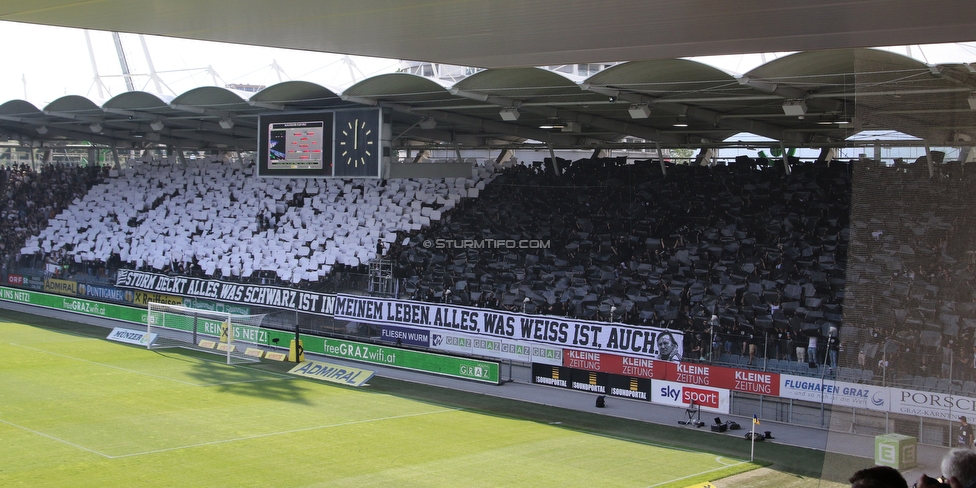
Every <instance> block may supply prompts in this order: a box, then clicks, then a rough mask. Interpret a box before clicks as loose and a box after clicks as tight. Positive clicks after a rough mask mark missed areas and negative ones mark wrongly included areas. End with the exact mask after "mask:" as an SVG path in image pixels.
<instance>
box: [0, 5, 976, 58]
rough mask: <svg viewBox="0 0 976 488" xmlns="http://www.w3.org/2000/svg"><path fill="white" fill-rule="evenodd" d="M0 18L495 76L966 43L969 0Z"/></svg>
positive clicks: (49, 12)
mask: <svg viewBox="0 0 976 488" xmlns="http://www.w3.org/2000/svg"><path fill="white" fill-rule="evenodd" d="M0 20H8V21H15V22H28V23H34V24H47V25H56V26H65V27H78V28H84V29H96V30H104V31H120V32H134V33H142V34H156V35H162V36H168V37H179V38H188V39H200V40H209V41H223V42H232V43H237V44H250V45H257V46H269V47H283V48H292V49H302V50H310V51H322V52H334V53H346V54H359V55H365V56H376V57H385V58H394V59H409V60H416V61H428V62H435V63H443V64H452V65H458V66H475V67H482V68H503V67H519V66H521V67H525V66H550V65H559V64H568V63H588V62H614V61H631V60H648V59H670V58H679V57H690V56H703V55H713V54H741V53H752V52H774V51H778V52H782V51H810V50H816V49H837V48H855V47H870V46H889V45H906V44H933V43H943V42H962V41H972V40H974V35H976V34H974V32H976V4H974V3H973V2H972V1H971V0H943V1H940V2H930V1H900V0H835V1H831V2H782V1H777V0H759V1H749V2H741V1H740V2H730V1H728V0H685V1H682V2H665V1H647V0H618V1H614V2H597V1H592V0H533V1H531V2H527V1H524V0H482V1H478V2H471V1H456V0H455V1H447V2H418V1H403V0H362V1H358V2H335V1H332V2H322V1H319V0H294V1H290V2H268V1H265V0H240V1H236V2H231V3H228V2H214V1H204V2H201V1H197V0H168V1H165V2H159V1H149V0H100V1H97V2H78V1H75V0H45V1H43V2H39V1H38V0H6V1H4V2H3V8H2V9H0ZM25 47H26V46H25Z"/></svg>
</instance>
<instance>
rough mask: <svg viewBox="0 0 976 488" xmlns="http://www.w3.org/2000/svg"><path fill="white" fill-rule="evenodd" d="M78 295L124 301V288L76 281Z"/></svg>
mask: <svg viewBox="0 0 976 488" xmlns="http://www.w3.org/2000/svg"><path fill="white" fill-rule="evenodd" d="M78 295H79V296H86V297H91V298H98V299H102V300H115V301H117V302H121V301H125V290H122V289H120V288H113V287H108V286H95V285H86V284H83V283H78Z"/></svg>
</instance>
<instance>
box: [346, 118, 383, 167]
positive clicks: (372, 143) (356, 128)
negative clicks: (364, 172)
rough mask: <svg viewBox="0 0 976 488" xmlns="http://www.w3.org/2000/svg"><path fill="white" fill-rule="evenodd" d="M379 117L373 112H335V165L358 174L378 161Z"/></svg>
mask: <svg viewBox="0 0 976 488" xmlns="http://www.w3.org/2000/svg"><path fill="white" fill-rule="evenodd" d="M378 122H379V117H378V114H377V112H376V111H374V110H368V111H363V110H354V111H350V112H336V126H335V163H336V165H339V166H346V167H347V168H353V172H355V173H358V172H359V171H357V170H359V169H365V168H366V167H368V166H370V165H371V164H375V162H377V161H378V154H379V150H380V148H379V124H378Z"/></svg>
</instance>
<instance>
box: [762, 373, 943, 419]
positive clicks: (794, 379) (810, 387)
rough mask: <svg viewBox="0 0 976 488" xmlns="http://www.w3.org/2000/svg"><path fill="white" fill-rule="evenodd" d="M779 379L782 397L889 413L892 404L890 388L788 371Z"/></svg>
mask: <svg viewBox="0 0 976 488" xmlns="http://www.w3.org/2000/svg"><path fill="white" fill-rule="evenodd" d="M779 382H780V385H779V396H780V397H783V398H793V399H796V400H805V401H808V402H817V403H819V402H821V401H823V402H824V403H828V404H833V405H836V406H843V407H854V408H865V409H868V410H875V411H879V412H887V411H889V408H890V407H891V399H890V398H889V396H890V390H891V389H890V388H885V387H881V386H874V385H862V384H858V383H847V382H844V381H829V380H827V381H822V380H820V379H819V378H811V377H808V376H794V375H786V374H784V375H780V379H779ZM892 411H894V410H892ZM937 418H940V417H937Z"/></svg>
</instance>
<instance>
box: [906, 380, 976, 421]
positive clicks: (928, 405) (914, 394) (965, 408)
mask: <svg viewBox="0 0 976 488" xmlns="http://www.w3.org/2000/svg"><path fill="white" fill-rule="evenodd" d="M890 390H891V413H901V414H905V415H915V416H917V417H927V418H932V419H942V420H953V421H955V420H959V416H960V415H964V416H966V418H974V417H976V398H971V397H965V396H960V395H950V394H948V393H933V392H929V391H916V390H903V389H901V388H890Z"/></svg>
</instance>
